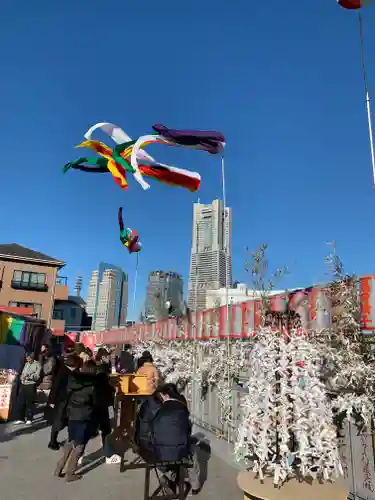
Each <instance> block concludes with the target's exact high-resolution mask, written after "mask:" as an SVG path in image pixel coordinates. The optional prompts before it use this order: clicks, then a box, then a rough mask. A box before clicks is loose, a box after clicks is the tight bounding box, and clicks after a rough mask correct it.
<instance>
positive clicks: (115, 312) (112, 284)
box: [86, 262, 128, 331]
mask: <svg viewBox="0 0 375 500" xmlns="http://www.w3.org/2000/svg"><path fill="white" fill-rule="evenodd" d="M87 295H88V296H87V301H86V311H87V314H88V316H91V318H92V329H93V330H98V331H101V330H108V329H110V328H113V327H118V326H120V325H124V324H125V322H126V315H127V309H128V276H127V274H126V273H124V272H123V270H122V269H120V268H119V267H117V266H114V265H112V264H107V263H104V262H102V263H100V265H99V268H98V269H95V270H94V271H93V272H92V274H91V279H90V283H89V287H88V294H87Z"/></svg>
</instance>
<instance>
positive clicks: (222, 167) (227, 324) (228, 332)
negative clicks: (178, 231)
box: [221, 156, 231, 442]
mask: <svg viewBox="0 0 375 500" xmlns="http://www.w3.org/2000/svg"><path fill="white" fill-rule="evenodd" d="M221 181H222V187H223V205H224V221H223V222H224V224H223V225H224V234H223V237H224V236H225V250H224V251H225V307H226V315H225V316H226V334H227V378H228V389H229V390H230V388H231V380H230V368H229V366H230V363H229V358H230V355H231V349H230V318H229V300H228V257H229V254H228V248H229V238H230V235H229V230H228V238H227V237H226V215H227V214H226V208H227V197H226V190H225V162H224V156H222V157H221ZM228 229H229V228H228ZM227 431H228V432H227V440H228V442H229V441H230V433H229V425H228V429H227Z"/></svg>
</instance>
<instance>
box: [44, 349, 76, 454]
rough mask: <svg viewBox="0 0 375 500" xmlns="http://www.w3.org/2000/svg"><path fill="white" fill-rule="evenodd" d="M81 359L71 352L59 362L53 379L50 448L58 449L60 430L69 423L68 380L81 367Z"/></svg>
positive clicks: (49, 400)
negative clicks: (67, 410) (67, 411)
mask: <svg viewBox="0 0 375 500" xmlns="http://www.w3.org/2000/svg"><path fill="white" fill-rule="evenodd" d="M81 364H82V362H81V359H80V358H79V357H78V356H77V355H76V354H69V355H67V356H65V357H64V358H61V359H60V360H58V362H57V367H56V374H55V376H54V378H53V380H52V386H51V391H50V393H49V397H48V405H49V406H50V408H52V409H53V421H52V426H51V435H50V440H49V444H48V448H49V449H50V450H54V451H58V450H59V449H60V444H59V443H58V441H57V437H58V435H59V432H61V431H62V430H63V429H64V427H65V426H66V425H67V416H66V404H67V389H68V382H69V378H70V376H71V374H72V372H73V371H74V370H76V369H78V368H79V367H80V365H81Z"/></svg>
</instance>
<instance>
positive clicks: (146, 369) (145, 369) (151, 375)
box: [137, 363, 159, 393]
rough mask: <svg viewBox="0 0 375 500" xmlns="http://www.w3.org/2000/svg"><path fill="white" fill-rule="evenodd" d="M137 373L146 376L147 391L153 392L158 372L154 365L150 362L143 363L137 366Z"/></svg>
mask: <svg viewBox="0 0 375 500" xmlns="http://www.w3.org/2000/svg"><path fill="white" fill-rule="evenodd" d="M137 373H139V374H140V375H146V376H147V391H148V392H150V393H153V392H155V391H156V388H157V386H158V383H159V374H158V371H157V369H156V367H155V366H154V365H153V364H152V363H145V364H144V365H143V366H141V367H140V368H138V370H137Z"/></svg>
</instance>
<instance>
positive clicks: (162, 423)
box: [16, 344, 200, 494]
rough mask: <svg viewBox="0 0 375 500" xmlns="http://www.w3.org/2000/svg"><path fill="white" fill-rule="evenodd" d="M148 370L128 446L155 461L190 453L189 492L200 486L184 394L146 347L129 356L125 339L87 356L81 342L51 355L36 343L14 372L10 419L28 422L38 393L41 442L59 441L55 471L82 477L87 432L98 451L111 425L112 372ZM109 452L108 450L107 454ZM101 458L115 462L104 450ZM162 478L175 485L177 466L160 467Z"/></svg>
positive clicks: (55, 445) (113, 403)
mask: <svg viewBox="0 0 375 500" xmlns="http://www.w3.org/2000/svg"><path fill="white" fill-rule="evenodd" d="M134 372H137V373H139V374H143V375H145V376H146V377H147V392H148V393H149V394H152V395H151V396H148V397H144V398H143V399H142V400H141V401H140V403H139V404H138V409H137V416H136V425H135V436H134V445H135V446H136V449H137V451H138V452H139V453H140V454H141V455H143V456H148V457H150V456H152V457H153V460H155V461H157V462H158V463H160V462H164V463H165V462H169V463H172V462H178V461H181V460H184V459H188V458H192V460H193V464H194V466H193V468H192V469H190V471H189V482H190V487H191V491H192V493H193V494H197V493H198V492H199V489H200V485H199V480H198V476H199V471H198V464H197V461H196V460H194V456H193V455H194V453H193V445H192V438H191V430H192V429H191V423H190V417H189V410H188V406H187V402H186V399H185V398H184V396H183V395H182V394H180V393H179V391H178V390H177V387H176V385H175V384H165V383H163V381H162V378H161V377H160V374H159V372H158V369H157V367H156V366H155V364H154V362H153V358H152V355H151V353H150V352H149V351H144V352H143V354H142V356H141V357H140V358H138V359H137V360H135V358H134V356H133V354H132V353H131V346H130V345H127V346H125V347H124V349H123V351H122V352H121V354H120V355H119V356H117V357H115V358H113V357H112V356H111V353H110V352H109V351H108V350H107V349H105V348H100V349H99V350H98V352H97V353H96V355H95V356H94V355H93V353H92V351H91V350H90V349H88V348H85V347H84V346H83V345H81V344H76V345H75V346H74V347H71V348H70V349H68V350H67V351H66V352H65V353H64V354H63V355H62V356H55V355H53V354H52V352H51V349H49V348H48V346H42V349H41V352H40V354H39V355H38V356H35V355H34V354H33V353H27V355H26V357H25V364H24V367H23V370H22V372H21V376H20V387H19V392H18V405H17V418H18V420H17V422H16V423H18V424H21V423H25V424H27V425H30V424H31V423H32V418H33V405H34V403H35V401H36V399H37V394H38V395H39V397H40V398H43V400H44V401H45V402H46V406H45V408H46V410H45V411H46V419H47V421H48V422H49V424H50V425H51V431H50V440H49V443H48V448H50V449H51V450H53V451H58V450H60V448H62V453H61V457H60V458H59V460H58V463H57V466H56V470H55V472H54V475H55V476H56V477H64V478H65V480H66V481H67V482H72V481H76V480H77V479H81V477H82V476H81V474H79V473H78V470H79V466H80V465H81V464H82V460H83V456H84V451H85V448H86V445H87V444H88V442H89V441H90V439H92V438H94V437H96V436H98V435H99V434H100V435H101V439H102V444H103V450H105V449H106V448H107V449H108V446H106V444H108V443H107V438H108V437H109V436H110V435H111V433H112V430H113V425H112V424H113V422H111V419H110V408H113V412H114V413H113V414H114V416H115V419H114V420H117V418H116V417H117V412H118V408H117V405H116V397H115V389H114V387H113V386H112V384H111V383H110V376H111V373H119V374H126V373H134ZM65 427H67V431H68V439H67V441H66V442H65V443H64V444H61V443H60V442H59V439H58V438H59V433H60V432H61V431H62V430H63V429H64V428H65ZM107 455H108V453H107ZM106 461H107V463H118V460H115V461H113V459H112V458H111V457H108V456H107V458H106ZM161 470H162V473H163V475H162V478H161V481H162V484H163V485H164V486H165V487H166V488H167V489H169V490H172V491H175V490H176V487H177V483H178V481H179V477H178V470H179V469H178V467H177V468H176V467H173V466H170V467H167V468H162V469H161Z"/></svg>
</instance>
